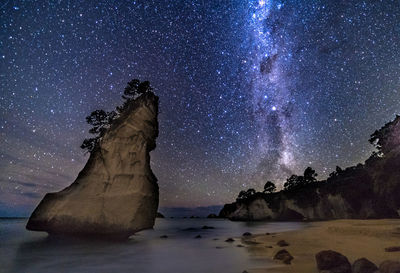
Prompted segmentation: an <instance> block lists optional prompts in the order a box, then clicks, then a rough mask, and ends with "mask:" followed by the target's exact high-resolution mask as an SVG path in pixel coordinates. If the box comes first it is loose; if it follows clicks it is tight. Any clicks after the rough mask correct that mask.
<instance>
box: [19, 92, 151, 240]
mask: <svg viewBox="0 0 400 273" xmlns="http://www.w3.org/2000/svg"><path fill="white" fill-rule="evenodd" d="M157 116H158V97H157V96H156V95H154V94H153V93H152V92H147V93H145V94H143V95H142V96H140V97H139V98H137V99H136V100H134V101H132V102H131V103H130V104H129V105H128V106H127V107H126V109H125V110H124V111H123V112H122V113H121V114H120V116H119V117H118V118H117V119H116V120H114V121H113V122H112V124H111V126H110V128H109V129H108V130H107V131H106V132H105V134H104V135H103V136H102V137H101V139H100V141H99V145H98V147H97V148H96V149H95V150H93V151H92V152H91V154H90V157H89V160H88V162H87V163H86V165H85V167H84V168H83V170H82V171H81V172H80V173H79V175H78V177H77V178H76V180H75V181H74V182H73V183H72V184H71V185H70V186H69V187H67V188H65V189H64V190H62V191H60V192H56V193H47V194H46V195H45V197H44V198H43V200H42V201H41V202H40V203H39V205H38V206H37V208H36V209H35V210H34V212H33V213H32V215H31V217H30V218H29V221H28V223H27V226H26V228H27V229H29V230H35V231H46V232H48V233H49V234H71V235H85V236H86V235H93V236H100V237H118V238H127V237H129V236H130V235H132V234H134V233H135V232H138V231H140V230H143V229H148V228H152V227H153V225H154V221H155V218H156V215H157V208H158V184H157V178H156V177H155V175H154V174H153V172H152V170H151V168H150V151H152V150H154V149H155V147H156V138H157V136H158V120H157Z"/></svg>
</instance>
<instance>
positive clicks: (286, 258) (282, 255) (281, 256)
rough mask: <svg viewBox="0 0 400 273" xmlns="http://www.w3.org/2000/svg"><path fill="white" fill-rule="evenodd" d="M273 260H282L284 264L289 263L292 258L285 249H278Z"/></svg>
mask: <svg viewBox="0 0 400 273" xmlns="http://www.w3.org/2000/svg"><path fill="white" fill-rule="evenodd" d="M274 260H279V261H282V262H283V263H284V264H290V263H291V261H292V260H293V256H292V255H290V253H289V252H288V251H287V250H286V249H281V250H279V251H278V252H277V253H276V254H275V255H274Z"/></svg>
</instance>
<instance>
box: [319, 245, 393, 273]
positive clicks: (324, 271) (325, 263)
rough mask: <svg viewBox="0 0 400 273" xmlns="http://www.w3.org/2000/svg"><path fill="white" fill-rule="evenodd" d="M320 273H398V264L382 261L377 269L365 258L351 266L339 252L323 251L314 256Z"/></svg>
mask: <svg viewBox="0 0 400 273" xmlns="http://www.w3.org/2000/svg"><path fill="white" fill-rule="evenodd" d="M315 260H316V262H317V268H318V271H319V272H320V273H400V262H397V261H389V260H387V261H384V262H383V263H381V264H380V266H379V268H378V267H377V266H376V265H375V264H374V263H373V262H371V261H369V260H368V259H366V258H361V259H358V260H356V261H355V262H354V263H353V265H351V264H350V262H349V260H348V259H347V258H346V257H345V256H344V255H342V254H340V253H339V252H336V251H333V250H324V251H321V252H319V253H317V255H315Z"/></svg>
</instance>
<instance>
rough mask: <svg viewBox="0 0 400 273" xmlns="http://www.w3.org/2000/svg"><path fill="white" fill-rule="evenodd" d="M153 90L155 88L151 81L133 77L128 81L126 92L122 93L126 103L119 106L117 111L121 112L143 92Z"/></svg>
mask: <svg viewBox="0 0 400 273" xmlns="http://www.w3.org/2000/svg"><path fill="white" fill-rule="evenodd" d="M151 91H153V88H152V87H151V85H150V82H149V81H143V82H141V81H140V80H138V79H133V80H131V81H130V82H128V83H127V85H126V87H125V89H124V94H123V95H122V98H123V99H124V103H123V105H122V106H118V107H117V111H118V112H119V113H121V112H122V111H123V110H124V109H126V107H127V105H128V104H129V103H130V102H131V101H133V100H135V99H137V98H138V97H139V96H141V95H142V94H145V93H147V92H151Z"/></svg>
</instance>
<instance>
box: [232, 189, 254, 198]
mask: <svg viewBox="0 0 400 273" xmlns="http://www.w3.org/2000/svg"><path fill="white" fill-rule="evenodd" d="M254 194H256V190H255V189H248V190H247V191H240V192H239V195H238V197H237V198H236V201H240V200H246V199H247V198H249V197H251V196H253V195H254Z"/></svg>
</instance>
